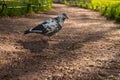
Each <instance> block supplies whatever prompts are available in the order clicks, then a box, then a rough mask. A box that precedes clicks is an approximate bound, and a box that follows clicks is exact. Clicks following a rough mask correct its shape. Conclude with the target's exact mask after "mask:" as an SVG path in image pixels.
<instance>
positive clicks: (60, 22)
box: [56, 16, 64, 26]
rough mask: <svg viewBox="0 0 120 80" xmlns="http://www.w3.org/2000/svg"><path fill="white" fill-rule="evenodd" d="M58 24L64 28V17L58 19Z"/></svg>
mask: <svg viewBox="0 0 120 80" xmlns="http://www.w3.org/2000/svg"><path fill="white" fill-rule="evenodd" d="M56 20H57V22H58V23H59V24H60V26H63V23H64V20H63V19H62V17H59V16H58V17H57V18H56Z"/></svg>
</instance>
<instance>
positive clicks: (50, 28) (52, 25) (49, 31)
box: [24, 13, 68, 37]
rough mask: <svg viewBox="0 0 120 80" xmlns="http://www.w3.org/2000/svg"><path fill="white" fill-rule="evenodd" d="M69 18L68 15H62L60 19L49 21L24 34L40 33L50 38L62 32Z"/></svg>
mask: <svg viewBox="0 0 120 80" xmlns="http://www.w3.org/2000/svg"><path fill="white" fill-rule="evenodd" d="M67 18H68V17H67V15H66V13H62V14H60V15H59V16H58V17H55V18H50V19H47V20H46V21H44V22H43V23H41V24H39V25H37V26H36V27H34V28H31V29H28V30H26V31H25V32H24V34H28V33H39V34H42V35H45V36H49V37H50V36H52V35H54V34H55V33H57V32H59V31H60V30H61V28H62V27H63V23H64V21H65V19H67Z"/></svg>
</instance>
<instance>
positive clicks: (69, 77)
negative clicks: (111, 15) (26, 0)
mask: <svg viewBox="0 0 120 80" xmlns="http://www.w3.org/2000/svg"><path fill="white" fill-rule="evenodd" d="M53 6H54V8H53V9H52V10H51V11H48V12H44V13H39V14H34V15H28V16H25V17H13V18H9V17H8V18H1V19H0V80H120V25H119V24H115V23H114V21H108V20H106V18H104V17H102V16H100V14H99V13H98V12H94V11H90V10H87V9H81V8H77V7H68V6H65V5H61V4H53ZM61 12H67V14H68V15H69V18H70V19H69V20H67V21H66V22H65V25H64V27H63V29H62V30H61V31H60V32H59V33H58V34H56V35H54V36H53V38H55V39H58V40H59V41H57V42H50V41H49V42H47V43H43V42H41V41H40V37H39V35H37V34H29V35H26V36H25V35H23V32H24V31H25V30H26V29H28V28H31V27H34V26H35V25H37V24H39V23H41V22H42V21H44V20H45V19H47V18H50V17H55V16H57V15H58V14H59V13H61Z"/></svg>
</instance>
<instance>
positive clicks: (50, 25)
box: [42, 18, 61, 36]
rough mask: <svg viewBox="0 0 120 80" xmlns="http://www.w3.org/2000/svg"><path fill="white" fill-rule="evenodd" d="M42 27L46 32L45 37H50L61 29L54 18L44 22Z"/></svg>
mask: <svg viewBox="0 0 120 80" xmlns="http://www.w3.org/2000/svg"><path fill="white" fill-rule="evenodd" d="M42 25H43V26H44V27H45V29H46V30H47V32H46V33H45V35H48V36H52V35H53V34H55V33H56V32H58V31H59V30H60V29H61V26H60V25H59V23H58V21H57V19H56V18H52V19H49V20H47V21H46V23H45V24H44V23H43V24H42Z"/></svg>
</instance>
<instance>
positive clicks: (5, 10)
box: [0, 0, 52, 16]
mask: <svg viewBox="0 0 120 80" xmlns="http://www.w3.org/2000/svg"><path fill="white" fill-rule="evenodd" d="M51 8H52V0H0V16H16V15H23V14H26V13H34V12H38V11H46V10H49V9H51Z"/></svg>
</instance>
